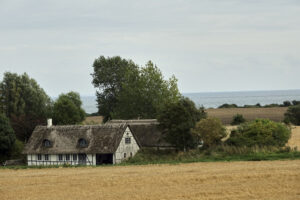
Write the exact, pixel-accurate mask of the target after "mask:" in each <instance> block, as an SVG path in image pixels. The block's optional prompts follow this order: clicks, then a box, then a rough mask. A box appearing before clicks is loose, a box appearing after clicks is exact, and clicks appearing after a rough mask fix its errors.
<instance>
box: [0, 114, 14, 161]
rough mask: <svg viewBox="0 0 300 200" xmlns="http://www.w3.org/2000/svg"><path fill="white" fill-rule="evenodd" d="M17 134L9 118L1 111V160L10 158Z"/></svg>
mask: <svg viewBox="0 0 300 200" xmlns="http://www.w3.org/2000/svg"><path fill="white" fill-rule="evenodd" d="M15 140H16V136H15V133H14V130H13V129H12V127H11V125H10V123H9V119H8V118H7V117H6V116H5V115H4V114H1V113H0V161H1V162H2V161H3V160H5V159H7V158H9V154H10V151H11V150H12V148H13V146H14V143H15Z"/></svg>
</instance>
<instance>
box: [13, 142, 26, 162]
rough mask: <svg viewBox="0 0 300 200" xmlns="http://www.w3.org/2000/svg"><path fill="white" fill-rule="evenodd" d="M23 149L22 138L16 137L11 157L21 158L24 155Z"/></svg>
mask: <svg viewBox="0 0 300 200" xmlns="http://www.w3.org/2000/svg"><path fill="white" fill-rule="evenodd" d="M23 149H24V143H23V142H21V141H20V140H18V139H16V141H15V143H14V145H13V146H12V149H11V154H10V159H19V158H21V157H22V156H23V155H22V151H23Z"/></svg>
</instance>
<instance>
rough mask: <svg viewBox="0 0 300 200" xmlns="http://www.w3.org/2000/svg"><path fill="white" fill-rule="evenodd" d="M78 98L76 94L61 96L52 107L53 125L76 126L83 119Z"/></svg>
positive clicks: (70, 93) (83, 114)
mask: <svg viewBox="0 0 300 200" xmlns="http://www.w3.org/2000/svg"><path fill="white" fill-rule="evenodd" d="M81 104H82V102H81V100H80V96H79V94H78V93H76V92H69V93H67V94H61V95H60V96H59V97H58V99H57V100H56V101H55V103H54V106H53V122H54V124H59V125H66V124H78V123H80V122H82V121H83V120H84V119H85V112H84V110H83V109H82V108H81Z"/></svg>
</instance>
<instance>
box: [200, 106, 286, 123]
mask: <svg viewBox="0 0 300 200" xmlns="http://www.w3.org/2000/svg"><path fill="white" fill-rule="evenodd" d="M286 110H287V107H273V108H218V109H207V110H205V111H206V112H207V115H208V116H209V117H216V118H219V119H221V121H222V123H223V124H230V123H231V122H232V118H233V116H234V115H236V114H241V115H243V116H244V118H245V119H246V120H253V119H256V118H266V119H270V120H273V121H277V122H281V121H282V120H283V119H284V113H285V112H286Z"/></svg>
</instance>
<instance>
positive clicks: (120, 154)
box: [113, 127, 140, 164]
mask: <svg viewBox="0 0 300 200" xmlns="http://www.w3.org/2000/svg"><path fill="white" fill-rule="evenodd" d="M125 138H130V140H131V143H130V144H126V143H125ZM139 149H140V148H139V145H138V144H137V142H136V140H135V139H134V137H133V135H132V133H131V131H130V129H129V128H128V127H127V128H126V130H125V132H124V134H123V137H122V140H121V142H120V144H119V147H118V149H117V151H116V152H115V153H114V156H113V157H114V164H118V163H121V162H122V160H124V159H127V158H129V157H130V154H131V155H132V156H134V155H135V154H136V153H137V152H138V150H139ZM124 153H126V158H125V157H124Z"/></svg>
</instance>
